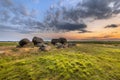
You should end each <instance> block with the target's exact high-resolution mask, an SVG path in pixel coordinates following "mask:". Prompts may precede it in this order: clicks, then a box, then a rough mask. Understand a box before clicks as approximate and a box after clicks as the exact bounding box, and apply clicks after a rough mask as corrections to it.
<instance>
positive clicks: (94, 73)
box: [0, 42, 120, 80]
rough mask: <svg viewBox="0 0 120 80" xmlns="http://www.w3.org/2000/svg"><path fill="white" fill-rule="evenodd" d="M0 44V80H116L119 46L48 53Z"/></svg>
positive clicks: (87, 46) (119, 65)
mask: <svg viewBox="0 0 120 80" xmlns="http://www.w3.org/2000/svg"><path fill="white" fill-rule="evenodd" d="M16 45H17V43H5V42H4V43H2V42H1V43H0V51H3V53H0V80H120V45H119V44H117V45H116V44H97V43H96V44H94V43H91V44H89V43H88V44H87V43H79V44H78V45H77V46H75V47H72V48H66V49H55V48H54V47H52V48H53V49H52V50H51V51H49V52H41V51H38V48H20V49H19V48H15V46H16Z"/></svg>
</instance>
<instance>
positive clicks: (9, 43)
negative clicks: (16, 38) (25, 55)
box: [0, 42, 17, 46]
mask: <svg viewBox="0 0 120 80" xmlns="http://www.w3.org/2000/svg"><path fill="white" fill-rule="evenodd" d="M16 45H17V42H0V46H16Z"/></svg>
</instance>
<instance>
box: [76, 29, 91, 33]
mask: <svg viewBox="0 0 120 80" xmlns="http://www.w3.org/2000/svg"><path fill="white" fill-rule="evenodd" d="M78 33H92V31H87V30H81V31H80V32H78Z"/></svg>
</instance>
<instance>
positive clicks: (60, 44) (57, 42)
mask: <svg viewBox="0 0 120 80" xmlns="http://www.w3.org/2000/svg"><path fill="white" fill-rule="evenodd" d="M51 44H52V45H54V46H55V47H56V48H57V49H61V48H67V47H72V46H75V44H71V43H68V42H67V39H66V38H58V39H52V40H51ZM31 45H32V46H36V47H39V49H40V50H41V51H49V50H51V46H50V45H49V44H46V43H45V42H44V40H43V39H42V38H39V37H33V39H32V42H31V41H30V40H29V39H27V38H24V39H22V40H20V41H19V47H31Z"/></svg>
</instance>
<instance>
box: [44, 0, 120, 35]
mask: <svg viewBox="0 0 120 80" xmlns="http://www.w3.org/2000/svg"><path fill="white" fill-rule="evenodd" d="M64 1H65V0H63V2H64ZM75 1H76V3H75V4H74V6H73V5H72V4H70V5H69V6H66V5H62V6H61V4H62V3H63V2H62V1H60V3H58V4H57V5H52V7H50V9H49V10H48V12H47V14H46V16H45V23H46V25H47V26H48V27H52V28H53V27H55V28H56V29H58V30H61V29H63V30H68V31H73V30H80V33H88V32H91V31H87V30H86V28H87V26H86V27H84V28H80V27H79V26H78V24H83V23H86V22H84V19H87V18H93V19H94V20H97V19H108V18H111V17H112V16H113V15H114V16H115V15H117V14H119V13H120V1H119V0H104V1H101V0H75ZM67 2H68V3H69V2H71V0H67ZM65 22H67V23H69V24H64V23H65ZM59 23H60V24H59ZM73 23H74V25H73ZM58 24H59V25H58Z"/></svg>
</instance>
